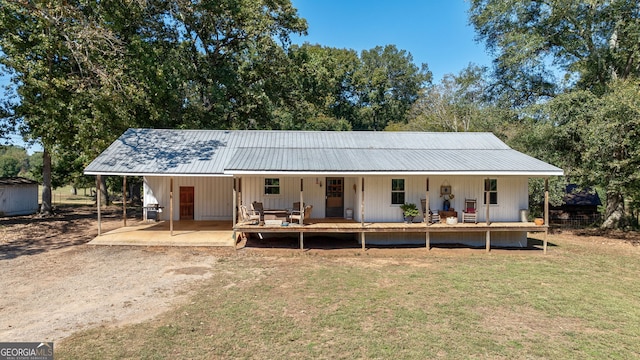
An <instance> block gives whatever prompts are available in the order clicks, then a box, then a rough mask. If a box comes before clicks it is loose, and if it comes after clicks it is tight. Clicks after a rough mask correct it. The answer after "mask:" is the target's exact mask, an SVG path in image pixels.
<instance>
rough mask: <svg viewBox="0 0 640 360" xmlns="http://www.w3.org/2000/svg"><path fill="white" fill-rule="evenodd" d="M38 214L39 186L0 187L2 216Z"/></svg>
mask: <svg viewBox="0 0 640 360" xmlns="http://www.w3.org/2000/svg"><path fill="white" fill-rule="evenodd" d="M36 212H38V185H36V184H33V185H11V186H0V216H14V215H29V214H34V213H36Z"/></svg>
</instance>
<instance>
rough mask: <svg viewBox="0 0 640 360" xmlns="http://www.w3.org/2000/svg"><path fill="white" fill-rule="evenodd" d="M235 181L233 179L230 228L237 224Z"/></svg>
mask: <svg viewBox="0 0 640 360" xmlns="http://www.w3.org/2000/svg"><path fill="white" fill-rule="evenodd" d="M236 182H237V179H236V178H235V177H234V178H233V189H232V192H233V214H231V226H232V227H234V228H235V227H236V224H237V222H238V221H237V218H238V211H237V209H238V190H237V184H236ZM234 234H235V230H234Z"/></svg>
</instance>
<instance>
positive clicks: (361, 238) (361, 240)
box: [360, 231, 366, 251]
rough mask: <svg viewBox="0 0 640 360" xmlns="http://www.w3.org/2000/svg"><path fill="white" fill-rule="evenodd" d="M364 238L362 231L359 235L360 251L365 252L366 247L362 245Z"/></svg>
mask: <svg viewBox="0 0 640 360" xmlns="http://www.w3.org/2000/svg"><path fill="white" fill-rule="evenodd" d="M364 238H365V235H364V231H363V232H361V233H360V242H361V243H362V251H365V250H366V245H365V243H364Z"/></svg>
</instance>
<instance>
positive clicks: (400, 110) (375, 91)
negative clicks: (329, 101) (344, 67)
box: [353, 45, 431, 130]
mask: <svg viewBox="0 0 640 360" xmlns="http://www.w3.org/2000/svg"><path fill="white" fill-rule="evenodd" d="M360 60H361V62H362V64H361V65H360V66H359V67H358V69H356V71H355V73H354V74H353V82H354V91H355V94H354V96H355V98H356V101H357V106H358V114H357V117H356V119H354V121H353V128H354V129H356V130H384V128H385V127H386V126H387V124H388V123H389V122H397V123H406V122H407V113H408V111H409V109H410V108H411V105H412V104H413V103H414V102H415V101H416V100H417V99H418V95H419V94H420V91H421V90H422V89H423V87H424V86H425V85H427V84H428V83H430V82H431V72H430V71H429V69H428V67H427V65H426V64H422V67H421V68H418V67H417V66H416V65H414V64H413V57H412V56H411V54H409V53H407V52H406V51H405V50H398V49H397V48H396V46H395V45H387V46H385V47H382V46H377V47H375V48H373V49H371V50H364V51H363V52H362V53H361V54H360Z"/></svg>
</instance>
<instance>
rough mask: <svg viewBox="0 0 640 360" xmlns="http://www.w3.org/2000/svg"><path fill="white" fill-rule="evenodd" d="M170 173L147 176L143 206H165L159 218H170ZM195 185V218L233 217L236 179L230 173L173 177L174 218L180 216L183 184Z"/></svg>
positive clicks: (223, 218)
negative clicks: (227, 174) (213, 175)
mask: <svg viewBox="0 0 640 360" xmlns="http://www.w3.org/2000/svg"><path fill="white" fill-rule="evenodd" d="M170 183H171V180H170V178H169V177H156V176H146V177H145V178H144V206H150V205H153V204H158V205H159V206H161V207H164V209H163V212H162V214H161V215H160V219H162V220H168V219H169V197H170V195H169V191H170ZM181 186H193V188H194V214H193V219H194V220H231V218H232V216H233V179H232V178H230V177H174V178H173V219H174V220H179V219H180V187H181Z"/></svg>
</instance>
